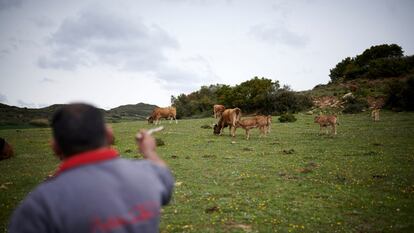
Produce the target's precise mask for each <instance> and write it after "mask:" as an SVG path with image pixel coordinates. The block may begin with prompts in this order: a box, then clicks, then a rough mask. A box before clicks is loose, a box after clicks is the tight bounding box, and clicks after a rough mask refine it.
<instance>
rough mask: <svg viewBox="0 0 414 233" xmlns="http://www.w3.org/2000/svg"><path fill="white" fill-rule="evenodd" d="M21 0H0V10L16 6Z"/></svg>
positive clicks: (18, 5)
mask: <svg viewBox="0 0 414 233" xmlns="http://www.w3.org/2000/svg"><path fill="white" fill-rule="evenodd" d="M22 3H23V0H0V11H4V10H8V9H10V8H18V7H20V6H21V5H22Z"/></svg>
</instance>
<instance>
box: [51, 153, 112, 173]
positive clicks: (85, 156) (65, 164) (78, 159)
mask: <svg viewBox="0 0 414 233" xmlns="http://www.w3.org/2000/svg"><path fill="white" fill-rule="evenodd" d="M118 155H119V153H118V151H116V150H114V149H110V148H100V149H97V150H91V151H86V152H82V153H79V154H75V155H72V156H70V157H69V158H67V159H65V160H63V161H62V162H61V164H60V165H59V168H58V170H57V171H56V173H55V176H57V175H59V174H61V173H62V172H64V171H66V170H69V169H72V168H76V167H79V166H83V165H89V164H95V163H99V162H103V161H106V160H110V159H115V158H118Z"/></svg>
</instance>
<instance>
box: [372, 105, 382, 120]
mask: <svg viewBox="0 0 414 233" xmlns="http://www.w3.org/2000/svg"><path fill="white" fill-rule="evenodd" d="M379 113H380V109H379V108H376V109H373V110H372V112H371V118H372V120H373V121H379V119H380V115H379Z"/></svg>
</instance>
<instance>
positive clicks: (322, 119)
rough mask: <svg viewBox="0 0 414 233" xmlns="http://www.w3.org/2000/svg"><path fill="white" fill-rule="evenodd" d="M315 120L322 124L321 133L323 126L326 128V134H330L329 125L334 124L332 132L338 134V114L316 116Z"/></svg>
mask: <svg viewBox="0 0 414 233" xmlns="http://www.w3.org/2000/svg"><path fill="white" fill-rule="evenodd" d="M314 122H315V123H318V124H319V126H320V131H319V133H321V131H322V128H325V129H326V134H328V126H332V132H333V133H334V134H335V135H336V125H337V124H338V125H339V123H338V118H337V117H336V115H319V116H316V117H315V121H314Z"/></svg>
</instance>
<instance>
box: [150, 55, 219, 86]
mask: <svg viewBox="0 0 414 233" xmlns="http://www.w3.org/2000/svg"><path fill="white" fill-rule="evenodd" d="M182 62H183V64H184V65H185V67H186V68H185V69H181V68H178V67H168V66H164V67H162V69H161V70H160V71H158V72H157V73H156V76H157V77H158V78H159V79H160V80H161V84H162V85H163V86H164V87H165V88H166V89H169V90H175V91H181V92H189V91H194V90H195V89H196V88H199V87H200V86H202V85H206V84H208V83H212V82H213V81H217V80H219V77H218V76H217V75H216V74H215V72H214V71H213V69H212V68H211V66H210V64H209V62H208V61H207V60H206V59H205V58H203V57H202V56H194V57H190V58H186V59H184V60H182Z"/></svg>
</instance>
